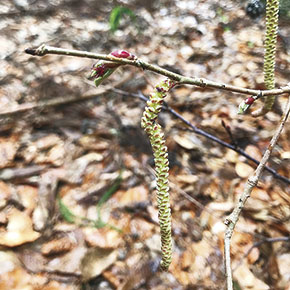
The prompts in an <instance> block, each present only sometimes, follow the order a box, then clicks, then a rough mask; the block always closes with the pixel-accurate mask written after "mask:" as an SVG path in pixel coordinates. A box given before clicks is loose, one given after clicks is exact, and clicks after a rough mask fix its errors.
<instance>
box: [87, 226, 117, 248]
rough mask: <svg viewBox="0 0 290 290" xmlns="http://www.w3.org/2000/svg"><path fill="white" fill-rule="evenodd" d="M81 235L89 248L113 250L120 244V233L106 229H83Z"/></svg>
mask: <svg viewBox="0 0 290 290" xmlns="http://www.w3.org/2000/svg"><path fill="white" fill-rule="evenodd" d="M83 233H84V236H85V241H86V242H87V244H88V246H89V247H98V248H102V249H114V248H117V247H118V246H119V245H120V243H121V242H122V237H121V235H120V233H119V232H117V231H116V230H112V229H108V228H101V229H95V228H84V229H83Z"/></svg>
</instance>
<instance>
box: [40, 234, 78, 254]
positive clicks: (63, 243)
mask: <svg viewBox="0 0 290 290" xmlns="http://www.w3.org/2000/svg"><path fill="white" fill-rule="evenodd" d="M76 243H77V241H76V240H75V239H74V238H73V237H72V236H70V235H66V236H64V237H61V238H59V239H54V240H51V241H49V242H47V243H45V244H43V245H42V247H41V253H42V254H43V255H45V256H49V255H56V254H63V253H65V252H68V251H70V250H72V249H73V248H74V247H75V246H76Z"/></svg>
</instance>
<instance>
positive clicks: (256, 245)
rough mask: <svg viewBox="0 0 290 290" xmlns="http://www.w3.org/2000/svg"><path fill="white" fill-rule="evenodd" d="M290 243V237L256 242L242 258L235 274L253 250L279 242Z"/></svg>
mask: <svg viewBox="0 0 290 290" xmlns="http://www.w3.org/2000/svg"><path fill="white" fill-rule="evenodd" d="M289 241H290V236H289V237H277V238H265V239H263V240H261V241H258V242H255V243H254V244H253V245H252V246H251V248H250V249H249V250H248V251H247V252H246V253H245V254H244V255H243V257H242V258H241V260H240V262H239V263H238V264H237V266H236V267H235V268H234V269H233V272H234V271H236V270H237V269H238V268H239V267H240V266H241V264H242V262H243V260H244V259H245V258H246V257H247V256H249V255H250V253H251V252H252V250H253V249H254V248H257V247H260V246H261V245H262V244H264V243H277V242H289Z"/></svg>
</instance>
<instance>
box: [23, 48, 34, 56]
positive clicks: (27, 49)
mask: <svg viewBox="0 0 290 290" xmlns="http://www.w3.org/2000/svg"><path fill="white" fill-rule="evenodd" d="M24 51H25V53H27V54H31V55H36V49H33V48H26V49H25V50H24Z"/></svg>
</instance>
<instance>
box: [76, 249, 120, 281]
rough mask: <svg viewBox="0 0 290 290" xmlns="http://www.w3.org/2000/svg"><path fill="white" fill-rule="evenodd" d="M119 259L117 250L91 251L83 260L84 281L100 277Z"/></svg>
mask: <svg viewBox="0 0 290 290" xmlns="http://www.w3.org/2000/svg"><path fill="white" fill-rule="evenodd" d="M117 257H118V251H117V250H114V251H111V250H104V249H99V248H93V249H90V250H89V251H88V252H87V254H86V255H85V257H84V258H83V260H82V266H81V271H82V278H83V281H87V280H89V279H91V278H93V277H96V276H98V275H100V274H101V273H102V272H103V271H104V270H105V269H107V268H108V267H110V266H111V265H112V264H113V263H115V261H116V260H117Z"/></svg>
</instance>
